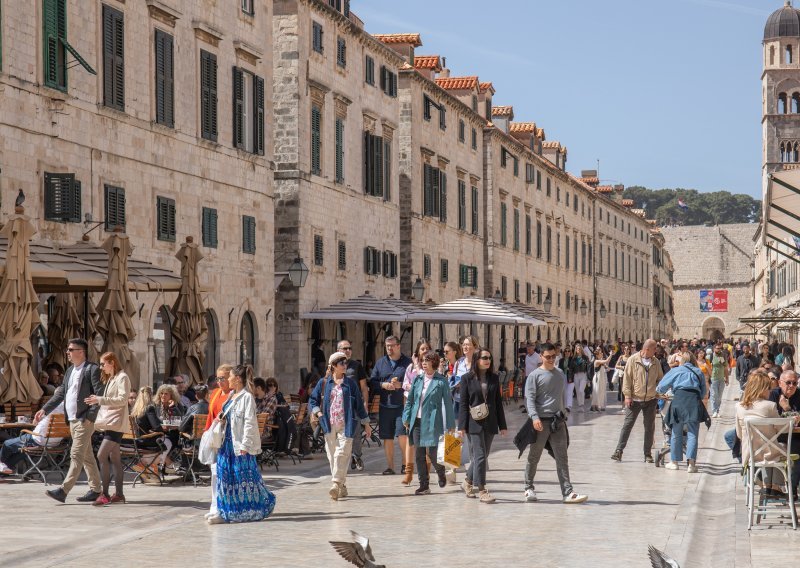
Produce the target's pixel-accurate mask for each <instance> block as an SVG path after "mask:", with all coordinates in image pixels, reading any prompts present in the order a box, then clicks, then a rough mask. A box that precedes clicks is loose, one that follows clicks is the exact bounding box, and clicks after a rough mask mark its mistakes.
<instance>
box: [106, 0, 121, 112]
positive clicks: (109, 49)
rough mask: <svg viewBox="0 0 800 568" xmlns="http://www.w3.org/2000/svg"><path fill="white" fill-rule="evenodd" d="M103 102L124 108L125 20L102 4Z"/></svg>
mask: <svg viewBox="0 0 800 568" xmlns="http://www.w3.org/2000/svg"><path fill="white" fill-rule="evenodd" d="M103 104H104V105H105V106H107V107H111V108H115V109H117V110H125V21H124V16H123V14H122V12H120V11H119V10H115V9H114V8H111V7H110V6H106V5H103Z"/></svg>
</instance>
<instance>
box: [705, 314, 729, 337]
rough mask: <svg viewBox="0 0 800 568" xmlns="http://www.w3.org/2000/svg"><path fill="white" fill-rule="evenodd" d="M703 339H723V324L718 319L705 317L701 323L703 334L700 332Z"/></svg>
mask: <svg viewBox="0 0 800 568" xmlns="http://www.w3.org/2000/svg"><path fill="white" fill-rule="evenodd" d="M702 335H703V338H704V339H710V340H712V341H717V340H718V339H724V338H725V322H724V321H722V320H721V319H719V318H718V317H714V316H711V317H707V318H706V319H705V320H704V321H703V332H702Z"/></svg>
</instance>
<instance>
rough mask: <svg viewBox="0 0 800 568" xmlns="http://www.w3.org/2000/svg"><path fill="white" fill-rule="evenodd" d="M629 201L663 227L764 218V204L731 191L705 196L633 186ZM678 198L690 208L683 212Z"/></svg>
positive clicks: (690, 191) (693, 191)
mask: <svg viewBox="0 0 800 568" xmlns="http://www.w3.org/2000/svg"><path fill="white" fill-rule="evenodd" d="M623 197H624V198H625V199H633V202H634V204H635V205H634V206H635V207H637V208H639V209H644V210H645V211H647V218H648V219H655V220H656V221H657V222H658V224H659V225H726V224H730V223H754V222H756V221H758V219H759V217H760V216H761V201H760V200H758V199H753V198H752V197H750V196H749V195H744V194H732V193H730V192H729V191H714V192H712V193H701V192H699V191H697V190H696V189H682V188H678V189H647V188H646V187H641V186H631V187H629V188H626V189H625V192H624V194H623ZM678 199H683V202H684V203H685V204H686V205H687V206H688V208H687V209H682V208H681V207H679V206H678Z"/></svg>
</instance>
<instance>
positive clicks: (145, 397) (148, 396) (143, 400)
mask: <svg viewBox="0 0 800 568" xmlns="http://www.w3.org/2000/svg"><path fill="white" fill-rule="evenodd" d="M152 405H153V389H151V388H150V387H142V388H140V389H139V394H138V395H137V396H136V402H134V403H133V409H132V410H131V416H133V417H134V418H141V417H142V416H144V413H145V412H146V411H147V408H148V407H149V406H152Z"/></svg>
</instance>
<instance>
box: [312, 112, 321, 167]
mask: <svg viewBox="0 0 800 568" xmlns="http://www.w3.org/2000/svg"><path fill="white" fill-rule="evenodd" d="M311 173H312V174H314V175H322V109H320V108H319V107H318V106H317V105H311Z"/></svg>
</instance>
